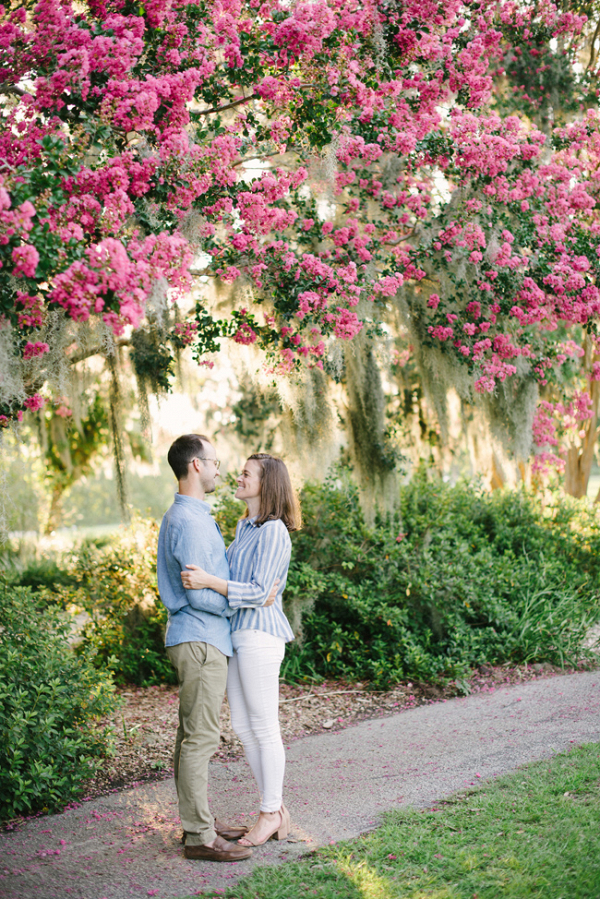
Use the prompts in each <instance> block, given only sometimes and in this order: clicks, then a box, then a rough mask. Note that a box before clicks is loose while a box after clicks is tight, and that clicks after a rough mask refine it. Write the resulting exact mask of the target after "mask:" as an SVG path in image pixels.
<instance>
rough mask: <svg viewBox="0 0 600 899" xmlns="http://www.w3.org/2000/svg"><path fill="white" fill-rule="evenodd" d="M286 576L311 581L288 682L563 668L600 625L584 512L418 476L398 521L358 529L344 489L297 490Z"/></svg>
mask: <svg viewBox="0 0 600 899" xmlns="http://www.w3.org/2000/svg"><path fill="white" fill-rule="evenodd" d="M302 501H303V516H304V521H305V527H304V529H303V531H301V532H299V533H298V534H295V535H293V543H294V551H293V554H292V565H291V568H290V575H289V579H288V585H289V589H290V590H291V591H292V592H293V591H297V590H298V589H299V584H300V583H301V581H302V579H303V578H304V579H305V570H304V567H305V566H306V565H307V564H308V565H310V566H311V567H312V568H314V569H315V570H316V571H317V572H318V573H319V574H320V576H321V582H320V583H321V586H320V589H319V591H318V595H317V596H316V599H315V602H314V606H313V608H312V610H311V611H309V612H308V613H306V614H305V615H304V624H303V630H304V637H305V641H304V643H303V645H302V646H295V647H293V648H291V650H290V652H289V653H288V658H287V662H286V673H287V676H290V674H291V675H292V676H296V677H300V676H301V675H302V674H305V675H306V676H314V675H315V674H319V675H321V676H338V677H346V678H350V679H352V678H358V679H361V680H362V679H364V678H368V679H369V680H371V681H372V682H373V683H374V684H375V685H377V686H385V685H386V684H388V683H389V682H390V681H395V680H400V679H403V678H407V677H408V678H412V679H417V680H419V679H420V680H432V679H436V678H440V677H448V676H451V677H456V676H460V675H462V674H464V673H465V672H466V671H467V670H469V669H470V668H472V667H474V666H476V665H481V664H484V663H486V664H490V663H504V662H510V661H512V662H525V661H550V662H556V663H559V664H564V663H565V662H574V661H576V660H577V659H578V658H579V657H580V655H581V645H582V642H583V638H584V636H585V634H586V631H587V629H588V627H589V626H590V624H591V623H593V622H594V621H596V620H598V618H599V617H600V607H599V604H598V596H599V585H600V553H599V550H600V522H599V520H598V517H597V512H596V510H589V509H588V508H587V506H586V505H584V504H583V503H575V502H573V501H568V500H561V501H559V500H557V501H556V502H555V504H554V506H552V507H551V508H546V509H544V508H542V506H541V503H540V501H539V500H538V499H537V498H536V497H535V496H533V495H531V494H529V493H527V492H525V491H504V492H498V493H493V494H488V493H485V492H484V491H483V489H481V488H480V487H478V486H477V485H476V484H473V483H461V484H459V485H457V486H455V487H450V486H448V485H446V484H444V483H443V482H442V481H441V480H439V479H431V480H430V479H429V478H428V477H427V475H426V474H425V473H423V472H421V473H419V474H418V475H417V476H415V477H414V478H413V479H412V481H411V482H410V483H409V484H408V485H407V486H405V487H403V488H402V489H401V492H400V506H399V512H398V514H397V515H396V516H391V517H389V518H388V519H385V520H384V519H379V520H378V521H377V522H376V524H375V525H374V526H373V527H367V525H366V524H365V521H364V518H363V515H362V512H361V509H360V504H359V501H358V494H357V491H356V489H355V488H353V487H352V486H351V485H349V484H347V483H346V485H345V486H344V484H343V483H342V482H340V481H338V482H336V481H335V480H333V479H330V480H329V481H327V482H326V483H325V484H323V485H314V484H313V485H307V487H306V488H305V489H304V491H303V496H302Z"/></svg>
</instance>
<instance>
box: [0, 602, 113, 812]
mask: <svg viewBox="0 0 600 899" xmlns="http://www.w3.org/2000/svg"><path fill="white" fill-rule="evenodd" d="M69 630H70V628H69V624H68V622H67V621H66V620H65V617H64V615H62V614H61V613H60V612H59V611H58V610H57V609H56V608H40V607H39V605H38V604H37V602H36V597H35V596H34V594H32V592H31V590H30V589H28V588H23V587H9V586H7V585H6V584H4V585H3V586H0V819H2V820H8V819H10V818H14V817H17V816H18V815H26V814H29V813H31V812H33V811H36V810H39V809H44V810H53V809H57V808H60V807H61V806H63V805H64V804H65V803H67V802H68V801H69V800H71V799H74V798H76V797H77V796H79V795H80V794H81V793H82V792H83V790H84V789H85V782H86V780H87V779H88V778H89V777H90V776H91V775H92V774H93V773H94V772H95V770H96V769H97V767H98V765H99V764H100V759H101V758H102V757H103V756H104V755H106V754H107V753H108V752H110V732H109V730H108V729H107V728H103V727H101V726H100V725H99V724H98V721H97V719H98V717H99V716H102V715H106V714H108V713H110V712H112V711H113V710H114V709H115V707H116V697H115V695H114V687H113V684H112V681H111V678H110V676H109V675H107V674H102V673H100V672H98V671H97V670H96V669H95V668H94V666H93V665H92V664H91V660H90V654H89V652H88V653H82V654H81V655H80V656H78V657H77V656H75V655H74V653H73V652H71V651H70V649H69V648H68V646H67V644H66V638H67V636H68V634H69Z"/></svg>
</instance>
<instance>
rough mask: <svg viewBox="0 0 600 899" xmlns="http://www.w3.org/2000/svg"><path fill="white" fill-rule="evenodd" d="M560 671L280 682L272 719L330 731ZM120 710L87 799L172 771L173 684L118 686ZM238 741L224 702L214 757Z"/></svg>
mask: <svg viewBox="0 0 600 899" xmlns="http://www.w3.org/2000/svg"><path fill="white" fill-rule="evenodd" d="M558 674H564V671H562V670H561V669H559V668H554V667H553V666H552V665H549V664H543V665H542V664H538V665H520V666H507V665H502V666H496V667H493V666H487V667H484V668H481V669H480V670H479V671H477V672H475V673H473V674H472V675H471V676H470V677H469V678H468V679H466V680H463V681H452V682H450V683H448V684H447V685H446V686H445V687H443V688H442V687H438V686H432V685H430V684H418V683H415V684H413V683H410V682H408V683H400V684H395V685H394V686H393V688H392V689H390V690H386V691H381V692H377V693H374V692H372V691H370V690H368V689H366V688H365V687H363V685H362V684H357V683H353V684H347V683H344V682H343V681H325V682H324V683H320V684H313V685H293V686H292V685H289V684H282V685H281V695H280V710H279V718H280V722H281V731H282V734H283V738H284V740H286V741H291V740H297V739H298V738H299V737H306V736H309V735H311V734H322V733H324V732H325V731H327V730H329V731H332V732H335V731H337V730H340V729H342V728H344V727H348V726H349V725H351V724H356V723H358V722H359V721H365V720H369V719H371V718H381V717H384V716H387V715H392V714H394V713H396V712H399V711H402V710H404V709H413V708H416V707H418V706H421V705H429V704H430V703H432V702H439V701H440V700H443V699H452V698H453V697H455V696H457V695H465V694H475V693H486V692H489V691H490V690H494V689H497V688H498V687H500V686H507V685H509V684H521V683H526V682H528V681H530V680H534V679H537V678H540V677H552V676H556V675H558ZM119 694H120V698H121V702H122V705H121V708H120V709H119V711H118V713H117V714H116V715H115V716H114V717H113V718H112V719H107V721H106V723H109V724H111V725H112V726H113V728H114V731H115V737H116V746H115V753H114V755H113V756H111V757H110V758H109V759H107V760H106V762H105V764H104V765H103V767H102V769H101V770H100V771H99V773H98V775H97V776H96V777H95V778H94V780H93V781H91V783H90V784H89V788H88V791H87V796H86V798H89V799H94V798H96V797H98V796H103V795H107V794H109V793H112V792H114V791H115V790H121V789H124V788H125V787H129V786H139V785H140V783H144V782H148V781H152V780H162V779H163V778H164V777H165V776H171V775H172V773H173V770H172V758H173V741H174V735H175V731H176V729H177V714H178V712H177V710H178V706H179V703H178V697H177V687H167V686H161V687H145V688H142V687H139V688H136V687H128V688H126V689H121V690H119ZM242 755H243V752H242V746H241V743H240V742H239V740H238V739H237V737H236V735H235V734H234V732H233V730H232V728H231V718H230V716H229V706H228V705H227V700H225V702H224V703H223V708H222V710H221V744H220V746H219V750H218V752H217V758H220V759H222V760H233V759H239V758H241V757H242Z"/></svg>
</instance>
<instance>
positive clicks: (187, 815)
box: [167, 642, 227, 846]
mask: <svg viewBox="0 0 600 899" xmlns="http://www.w3.org/2000/svg"><path fill="white" fill-rule="evenodd" d="M167 655H168V657H169V660H170V661H171V663H172V665H173V667H174V668H175V670H176V671H177V678H178V680H179V727H178V728H177V739H176V741H175V758H174V768H175V786H176V788H177V798H178V800H179V816H180V818H181V823H182V825H183V829H184V830H185V832H186V840H185V842H186V845H187V846H199V845H204V844H205V843H211V842H212V841H213V840H214V839H215V837H216V833H215V828H214V818H213V816H212V815H211V813H210V810H209V808H208V795H207V787H208V762H209V759H210V757H211V756H212V755H213V753H214V752H215V751H216V749H217V747H218V745H219V735H220V725H219V715H220V711H221V704H222V702H223V696H224V694H225V684H226V682H227V656H225V655H223V653H222V652H221V651H220V650H219V649H217V648H216V647H215V646H212V645H211V644H210V643H199V642H192V643H179V644H178V645H177V646H167Z"/></svg>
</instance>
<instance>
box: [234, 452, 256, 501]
mask: <svg viewBox="0 0 600 899" xmlns="http://www.w3.org/2000/svg"><path fill="white" fill-rule="evenodd" d="M260 472H261V466H260V462H257V460H256V459H248V461H247V462H246V464H245V465H244V467H243V469H242V472H241V474H240V475H239V477H238V489H237V490H236V491H235V496H236V499H245V500H249V499H255V498H256V497H258V496H260Z"/></svg>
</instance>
